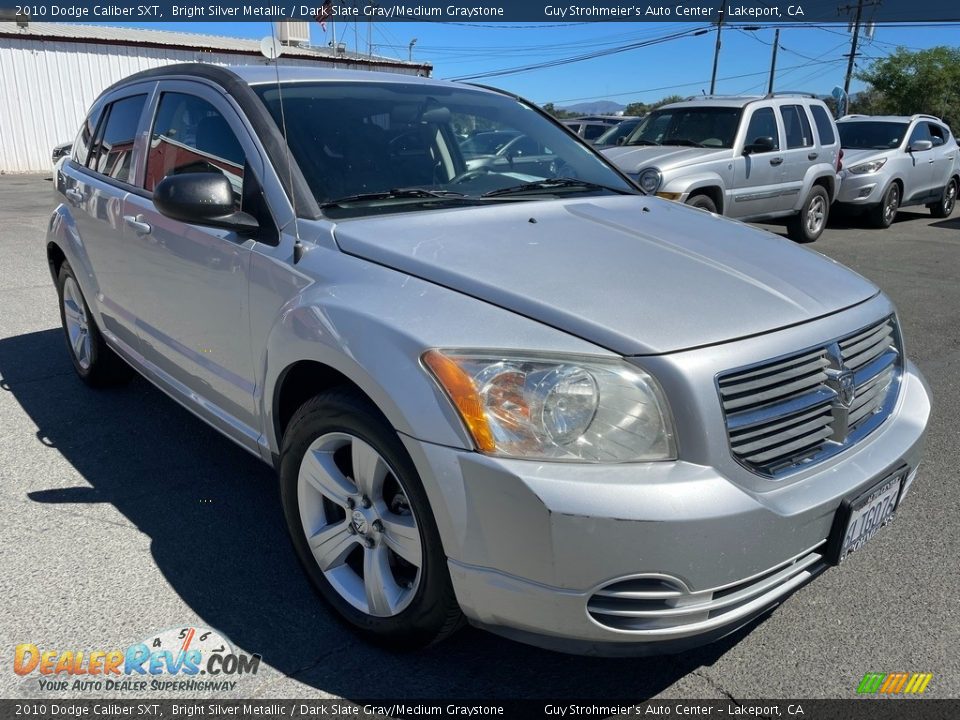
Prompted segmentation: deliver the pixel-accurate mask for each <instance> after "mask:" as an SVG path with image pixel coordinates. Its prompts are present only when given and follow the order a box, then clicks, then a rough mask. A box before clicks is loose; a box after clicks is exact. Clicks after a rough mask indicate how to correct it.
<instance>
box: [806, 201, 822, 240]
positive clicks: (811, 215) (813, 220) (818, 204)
mask: <svg viewBox="0 0 960 720" xmlns="http://www.w3.org/2000/svg"><path fill="white" fill-rule="evenodd" d="M826 217H827V205H826V203H825V202H824V200H823V198H822V197H820V196H819V195H817V196H815V197H814V198H813V199H812V200H811V201H810V207H809V208H808V209H807V232H808V233H810V235H811V236H812V235H817V234H818V233H819V232H820V231H821V230H822V229H823V223H824V221H825V220H826Z"/></svg>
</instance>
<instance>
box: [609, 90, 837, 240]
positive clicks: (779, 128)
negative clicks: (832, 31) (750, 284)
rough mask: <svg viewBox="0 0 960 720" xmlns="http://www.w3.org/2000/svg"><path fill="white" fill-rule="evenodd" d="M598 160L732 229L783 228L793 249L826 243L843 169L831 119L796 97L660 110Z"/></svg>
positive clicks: (697, 102)
mask: <svg viewBox="0 0 960 720" xmlns="http://www.w3.org/2000/svg"><path fill="white" fill-rule="evenodd" d="M603 152H604V154H605V155H606V156H607V157H608V158H609V159H610V160H611V161H612V162H613V163H615V164H616V165H617V167H619V168H620V169H621V170H623V171H624V172H625V173H627V174H629V175H630V176H631V177H633V178H634V179H635V180H636V181H637V183H639V185H640V187H641V188H643V190H644V191H646V192H648V193H656V194H657V195H658V196H660V197H663V198H666V199H668V200H676V201H679V202H683V203H686V204H688V205H692V206H694V207H697V208H701V209H703V210H707V211H709V212H716V213H720V214H722V215H726V216H727V217H732V218H737V219H738V220H774V219H782V220H785V221H786V223H787V231H788V234H789V235H790V237H791V238H793V239H794V240H796V241H798V242H813V241H814V240H816V239H817V238H818V237H820V235H821V233H823V229H824V228H825V227H826V225H827V218H828V216H829V211H830V203H831V202H833V199H834V198H835V197H836V193H837V186H838V177H837V173H838V171H839V169H840V142H839V140H838V139H837V132H836V125H835V124H834V121H833V118H832V116H831V115H830V111H829V110H828V109H827V106H826V105H825V104H824V103H823V102H822V101H821V100H817V99H816V98H814V97H812V96H806V95H797V94H779V93H778V94H775V95H768V96H765V97H701V98H692V99H690V100H687V101H686V102H680V103H673V104H670V105H664V106H663V107H660V108H657V109H656V110H654V111H653V112H651V113H650V114H649V115H648V116H647V117H646V119H645V120H644V121H643V122H642V123H640V125H639V126H638V127H637V128H636V129H635V130H634V131H633V133H632V134H631V135H629V136H628V137H627V139H626V140H625V141H624V143H623V144H622V145H620V146H619V147H614V148H607V149H604V150H603Z"/></svg>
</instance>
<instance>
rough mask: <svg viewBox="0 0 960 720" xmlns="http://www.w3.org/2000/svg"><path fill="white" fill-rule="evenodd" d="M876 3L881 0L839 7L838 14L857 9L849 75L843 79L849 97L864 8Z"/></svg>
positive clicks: (844, 90) (848, 68) (858, 1)
mask: <svg viewBox="0 0 960 720" xmlns="http://www.w3.org/2000/svg"><path fill="white" fill-rule="evenodd" d="M874 5H880V0H870V2H864V1H863V0H857V5H856V7H854V6H853V5H843V6H842V7H839V8H837V14H838V15H839V14H840V13H846V14H847V15H849V14H850V11H851V10H856V11H857V12H856V15H855V16H854V19H853V41H852V42H851V44H850V58H849V59H848V60H847V75H846V77H845V78H844V80H843V92H844V94H845V95H846V96H847V97H849V96H850V79H851V78H852V77H853V63H854V60H855V59H856V57H857V41H858V40H859V39H860V20H861V18H862V17H863V9H864V8H865V7H873V6H874Z"/></svg>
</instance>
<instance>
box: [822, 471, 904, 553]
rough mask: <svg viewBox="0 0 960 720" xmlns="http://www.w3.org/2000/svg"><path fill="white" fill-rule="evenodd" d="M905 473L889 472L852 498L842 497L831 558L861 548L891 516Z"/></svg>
mask: <svg viewBox="0 0 960 720" xmlns="http://www.w3.org/2000/svg"><path fill="white" fill-rule="evenodd" d="M905 477H906V473H905V472H904V471H901V472H898V473H896V474H894V475H892V476H888V477H887V478H885V479H884V480H881V481H880V482H879V483H877V484H876V485H874V486H873V487H872V488H870V489H869V490H867V491H866V492H865V493H863V494H862V495H860V496H859V497H857V498H855V499H854V500H852V501H844V503H843V504H842V505H841V506H840V509H839V510H838V511H837V517H836V519H835V521H834V537H833V538H832V540H833V542H832V543H831V544H832V545H833V551H834V552H833V561H834V562H835V563H837V564H839V563H841V562H842V561H843V559H844V558H845V557H847V555H849V554H850V553H852V552H855V551H856V550H859V549H860V548H862V547H863V546H864V545H865V544H866V543H867V542H868V541H869V540H870V539H871V538H872V537H873V536H874V535H876V534H877V531H878V530H880V528H882V527H883V526H884V525H886V524H887V523H889V522H890V521H891V520H892V519H893V514H894V512H895V511H896V509H897V502H898V501H899V499H900V488H901V487H902V485H903V481H904V478H905Z"/></svg>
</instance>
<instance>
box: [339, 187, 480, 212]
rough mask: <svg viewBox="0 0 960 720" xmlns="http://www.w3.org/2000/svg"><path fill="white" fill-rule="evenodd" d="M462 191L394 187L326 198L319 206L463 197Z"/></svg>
mask: <svg viewBox="0 0 960 720" xmlns="http://www.w3.org/2000/svg"><path fill="white" fill-rule="evenodd" d="M465 197H467V196H466V195H465V194H464V193H460V192H454V191H453V190H427V189H426V188H394V189H393V190H382V191H380V192H369V193H358V194H356V195H346V196H344V197H342V198H337V199H335V200H327V201H326V202H324V203H322V204H321V205H320V207H321V208H327V207H333V206H334V205H345V204H348V203H354V202H366V201H374V200H410V199H414V200H416V199H423V200H434V199H440V200H446V199H449V198H465Z"/></svg>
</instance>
